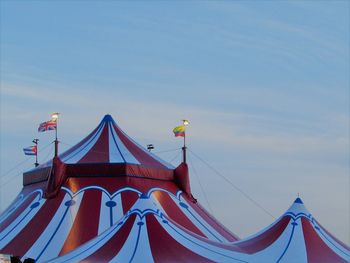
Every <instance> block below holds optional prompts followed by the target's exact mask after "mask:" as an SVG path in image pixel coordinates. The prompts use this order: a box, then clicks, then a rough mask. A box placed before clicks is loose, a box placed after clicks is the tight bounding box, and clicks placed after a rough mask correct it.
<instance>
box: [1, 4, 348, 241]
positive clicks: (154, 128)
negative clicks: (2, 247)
mask: <svg viewBox="0 0 350 263" xmlns="http://www.w3.org/2000/svg"><path fill="white" fill-rule="evenodd" d="M0 5H1V46H0V47H1V61H0V62H1V90H0V92H1V93H0V94H1V105H0V107H1V115H0V117H1V120H0V121H1V123H0V124H1V133H0V136H1V137H0V138H1V159H0V161H1V163H0V166H1V167H0V168H1V170H0V171H1V173H0V174H1V176H2V177H1V182H2V184H3V186H2V188H1V193H0V195H1V202H0V204H1V206H0V210H2V209H4V208H5V207H6V206H7V205H8V204H9V202H10V201H11V200H12V199H13V198H14V197H15V195H16V194H17V193H18V192H19V191H20V189H21V173H22V172H23V171H25V170H26V169H28V168H30V167H31V163H32V161H33V160H31V159H29V160H27V161H26V157H25V156H23V154H22V148H23V147H25V146H28V145H30V142H31V140H32V139H33V138H34V137H38V138H39V139H40V143H41V146H45V145H47V144H49V143H50V141H52V139H53V134H50V133H44V134H37V132H36V129H37V125H38V124H39V123H40V122H41V121H45V120H46V119H48V118H49V116H50V113H51V112H54V111H59V112H61V114H62V115H61V120H60V130H59V135H60V139H61V141H62V142H63V143H62V144H61V149H62V150H64V149H66V148H67V147H68V146H69V145H73V144H74V143H76V142H78V141H79V140H80V139H81V138H82V137H83V136H85V135H86V134H88V133H89V131H90V130H92V129H93V128H94V127H95V126H96V125H97V124H98V122H99V121H100V119H101V118H102V117H103V115H104V114H106V113H110V114H112V115H113V117H114V118H115V119H116V120H117V121H118V122H119V124H120V125H121V126H122V127H123V128H124V130H125V131H126V132H128V133H129V134H130V135H131V136H132V137H134V138H135V139H136V140H138V141H139V142H140V143H142V144H144V145H145V144H147V143H150V142H151V143H153V144H155V145H156V151H162V150H167V149H174V148H178V147H180V145H181V140H178V139H176V138H174V137H173V135H172V134H171V130H172V128H173V127H174V126H176V125H177V124H179V121H180V120H181V119H182V118H188V119H189V120H190V121H191V126H190V128H189V130H188V137H189V147H190V149H192V150H193V151H194V152H195V153H196V154H198V155H200V156H201V157H202V158H203V159H205V160H206V161H208V162H209V163H210V164H211V165H212V166H214V167H215V168H216V169H217V170H219V171H220V172H221V173H222V174H224V175H225V176H226V177H227V178H229V179H230V180H231V181H232V182H234V183H235V184H236V185H237V186H239V187H240V188H241V189H243V190H244V191H245V192H246V193H247V194H249V195H250V196H251V197H252V198H254V199H255V200H258V202H259V203H260V204H261V205H263V206H264V207H265V208H266V209H267V210H268V211H270V212H271V213H272V214H273V215H274V216H275V217H278V216H279V215H280V214H282V213H283V212H284V210H286V209H287V208H288V206H289V205H290V204H291V202H292V201H293V200H294V198H295V197H296V196H297V193H300V195H301V197H302V198H303V200H304V202H305V203H306V205H307V207H308V208H309V210H310V211H311V212H312V213H313V215H314V216H315V217H316V218H318V220H319V221H320V222H321V223H322V224H323V225H324V226H325V227H326V228H327V229H329V230H330V231H331V232H332V233H334V234H335V235H336V236H337V237H339V238H340V239H341V240H344V241H345V242H347V243H350V226H349V221H350V211H349V210H350V201H349V199H350V193H349V192H350V190H349V188H350V178H349V158H350V156H349V117H350V116H349V8H350V6H349V2H348V1H332V2H331V1H231V2H229V1H217V2H215V1H193V2H183V1H178V2H169V1H164V2H163V1H147V2H142V1H136V2H132V3H130V2H126V1H125V2H123V1H120V2H119V1H118V2H114V1H73V2H67V1H62V2H59V1H50V2H49V1H27V2H26V1H1V2H0ZM50 150H52V149H50V147H49V148H47V150H46V151H43V152H42V153H40V156H39V157H40V158H41V160H43V159H45V157H47V156H49V154H50ZM159 155H160V156H161V157H163V158H164V159H166V160H171V159H173V157H174V155H175V156H176V153H174V152H169V153H160V154H159ZM190 159H191V160H192V163H193V166H194V167H195V169H194V170H192V175H191V181H192V187H193V191H194V193H195V195H196V196H197V197H198V199H199V200H200V201H201V202H202V203H203V205H204V206H206V207H209V206H210V209H211V210H212V211H213V212H214V214H215V215H216V217H217V218H218V219H219V220H220V221H221V222H223V223H224V224H225V225H226V226H227V227H228V228H229V229H231V230H232V231H233V232H235V233H237V234H238V235H240V236H242V237H244V236H247V235H249V234H252V233H254V232H256V231H258V230H259V229H261V228H263V227H265V226H267V225H268V224H270V223H271V222H272V220H273V219H272V218H271V217H269V216H268V215H266V214H265V213H264V212H262V211H261V210H259V208H257V207H255V206H254V205H253V204H251V203H250V202H249V201H248V200H247V199H245V197H244V196H242V195H241V194H240V193H239V192H237V191H234V190H233V189H232V188H230V187H229V186H228V185H227V184H226V183H225V182H224V181H223V180H222V179H220V178H219V177H218V176H216V175H215V174H214V173H213V172H211V171H209V170H208V168H207V167H205V166H204V165H203V164H202V163H201V162H199V160H198V159H196V158H195V157H194V156H192V157H191V156H190ZM22 161H24V163H23V165H21V166H20V167H18V168H16V169H14V170H13V171H12V172H10V173H9V174H7V171H9V170H10V169H11V168H12V167H15V166H16V165H17V164H18V163H20V162H22ZM178 162H179V159H175V160H174V164H176V163H178ZM196 175H197V176H196ZM198 178H199V180H200V183H201V185H202V186H203V188H204V191H205V192H206V196H207V199H208V202H209V205H208V203H207V201H206V196H205V195H204V194H203V191H202V189H201V187H200V183H199V182H198V181H197V179H198ZM9 180H10V181H9ZM4 183H6V185H4Z"/></svg>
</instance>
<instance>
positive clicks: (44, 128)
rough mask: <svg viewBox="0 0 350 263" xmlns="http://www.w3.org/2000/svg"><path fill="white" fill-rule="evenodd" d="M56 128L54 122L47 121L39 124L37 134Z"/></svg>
mask: <svg viewBox="0 0 350 263" xmlns="http://www.w3.org/2000/svg"><path fill="white" fill-rule="evenodd" d="M56 128H57V122H56V121H55V120H49V121H45V122H43V123H40V125H39V128H38V132H44V131H51V130H56Z"/></svg>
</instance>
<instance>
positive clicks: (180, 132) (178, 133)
mask: <svg viewBox="0 0 350 263" xmlns="http://www.w3.org/2000/svg"><path fill="white" fill-rule="evenodd" d="M185 130H186V126H185V125H181V126H177V127H175V128H174V129H173V133H174V134H175V137H179V136H181V137H185Z"/></svg>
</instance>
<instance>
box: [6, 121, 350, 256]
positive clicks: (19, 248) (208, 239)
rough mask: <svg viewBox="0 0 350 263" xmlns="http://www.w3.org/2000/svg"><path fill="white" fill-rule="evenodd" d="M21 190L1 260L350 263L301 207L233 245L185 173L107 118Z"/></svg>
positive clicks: (28, 177)
mask: <svg viewBox="0 0 350 263" xmlns="http://www.w3.org/2000/svg"><path fill="white" fill-rule="evenodd" d="M23 184H24V188H23V190H22V191H21V193H20V194H19V195H18V197H17V198H16V199H15V200H14V202H13V203H12V204H11V205H10V206H9V208H8V209H7V210H5V211H4V212H3V213H2V215H1V216H0V253H7V254H13V255H18V256H20V257H22V259H25V258H33V259H35V260H36V261H37V262H79V261H84V262H109V261H111V262H264V261H265V262H296V261H295V260H296V259H297V262H349V261H350V256H349V255H350V251H349V249H348V248H347V247H346V246H345V245H344V244H342V243H341V242H339V241H337V240H336V239H335V238H333V237H332V236H331V235H330V234H329V233H328V232H327V231H325V230H324V229H323V228H322V227H321V226H320V225H319V224H318V223H317V221H316V220H314V218H313V217H312V216H311V215H310V213H309V212H307V210H306V208H305V207H304V205H303V204H302V202H301V200H300V199H297V200H296V201H295V202H294V204H293V205H292V207H291V208H290V209H289V210H288V211H287V212H286V213H285V214H284V215H283V216H282V217H280V218H279V219H278V220H277V221H276V222H275V223H273V224H272V225H271V226H270V227H268V228H267V229H265V230H263V231H262V232H260V233H258V234H257V235H254V236H252V237H250V238H248V239H244V240H239V238H238V237H237V236H236V235H234V234H233V233H231V232H230V231H229V230H227V229H226V228H225V227H224V226H222V225H221V224H220V223H219V222H218V221H217V220H215V218H214V217H213V216H211V215H210V214H209V213H208V212H207V211H206V210H205V209H204V208H203V207H202V206H201V205H200V204H199V203H198V202H197V200H196V199H194V198H193V196H192V193H191V188H190V185H189V174H188V167H187V164H186V163H181V164H180V165H179V166H178V167H174V166H172V165H171V164H169V163H167V162H165V161H163V160H161V159H160V158H158V157H157V156H155V155H154V154H152V153H150V152H149V151H147V150H146V149H144V148H143V147H142V146H140V145H139V144H137V143H136V142H135V141H133V140H132V139H131V138H130V137H129V136H128V135H127V134H126V133H125V132H123V131H122V130H121V129H120V127H119V126H118V125H117V124H116V122H115V121H114V120H113V119H112V117H111V116H110V115H106V116H105V117H104V118H103V120H102V121H101V123H100V124H99V125H98V126H97V128H96V129H94V130H93V131H92V132H91V133H90V134H89V135H88V136H87V137H86V138H85V139H83V140H82V141H81V142H79V143H78V144H77V145H75V146H74V147H72V148H71V149H69V150H67V151H66V152H64V153H63V154H61V155H59V156H58V157H55V158H54V159H53V160H52V161H49V162H47V163H45V164H42V165H40V166H38V167H36V168H35V169H33V170H31V171H28V172H26V173H24V175H23ZM318 251H322V253H320V252H318ZM320 257H321V259H323V261H319V259H320Z"/></svg>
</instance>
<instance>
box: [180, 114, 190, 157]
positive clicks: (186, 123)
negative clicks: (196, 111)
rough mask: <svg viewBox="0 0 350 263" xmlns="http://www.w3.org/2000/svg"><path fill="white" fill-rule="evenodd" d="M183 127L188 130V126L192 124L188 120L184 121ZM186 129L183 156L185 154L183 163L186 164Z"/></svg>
mask: <svg viewBox="0 0 350 263" xmlns="http://www.w3.org/2000/svg"><path fill="white" fill-rule="evenodd" d="M182 123H183V126H184V127H185V128H186V126H187V125H188V124H189V123H190V122H189V121H188V120H182ZM186 149H187V147H186V129H185V130H184V146H183V147H182V154H183V162H184V163H186Z"/></svg>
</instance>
